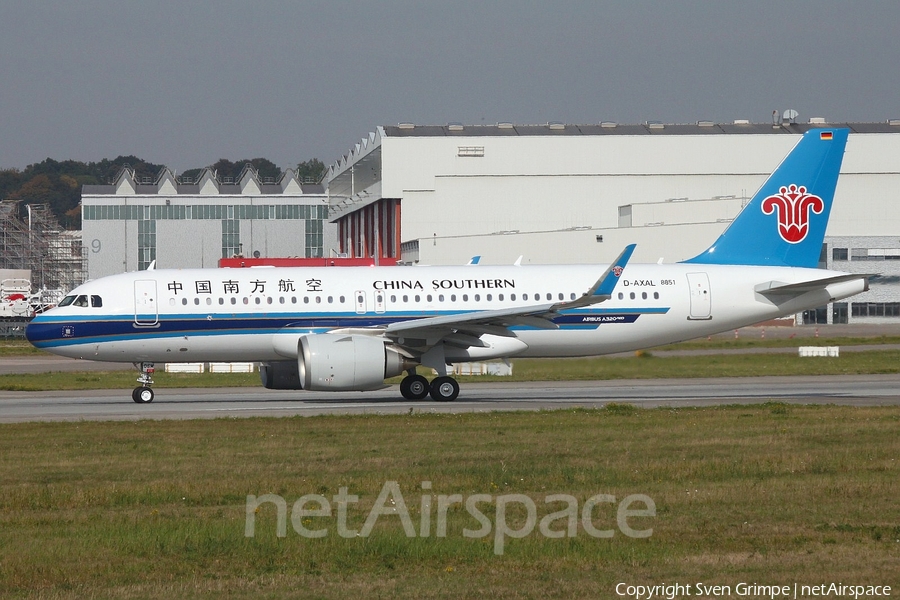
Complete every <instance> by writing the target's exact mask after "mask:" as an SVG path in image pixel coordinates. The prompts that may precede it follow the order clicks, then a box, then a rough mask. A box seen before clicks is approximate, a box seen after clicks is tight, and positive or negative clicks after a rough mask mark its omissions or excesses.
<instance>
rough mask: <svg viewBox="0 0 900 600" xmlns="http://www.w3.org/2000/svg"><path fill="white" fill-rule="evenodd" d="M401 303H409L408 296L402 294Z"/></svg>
mask: <svg viewBox="0 0 900 600" xmlns="http://www.w3.org/2000/svg"><path fill="white" fill-rule="evenodd" d="M403 301H404V302H409V296H407V295H406V294H404V295H403Z"/></svg>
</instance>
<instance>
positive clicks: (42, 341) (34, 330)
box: [25, 315, 60, 348]
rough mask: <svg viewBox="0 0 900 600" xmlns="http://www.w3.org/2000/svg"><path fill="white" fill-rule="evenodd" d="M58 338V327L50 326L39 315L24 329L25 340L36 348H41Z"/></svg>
mask: <svg viewBox="0 0 900 600" xmlns="http://www.w3.org/2000/svg"><path fill="white" fill-rule="evenodd" d="M58 337H60V336H59V326H58V325H56V326H54V325H51V324H50V323H48V322H47V320H46V319H45V318H43V317H42V316H41V315H38V316H36V317H35V318H34V319H32V320H31V321H30V322H29V323H28V325H27V326H26V327H25V339H26V340H28V341H29V342H30V343H31V345H32V346H35V347H36V348H43V347H44V346H45V345H46V343H47V342H49V341H50V340H52V339H54V338H58Z"/></svg>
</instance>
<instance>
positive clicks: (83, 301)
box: [72, 295, 88, 306]
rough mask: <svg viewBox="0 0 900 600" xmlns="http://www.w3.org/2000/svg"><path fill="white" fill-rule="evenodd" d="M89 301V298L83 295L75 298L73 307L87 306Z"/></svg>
mask: <svg viewBox="0 0 900 600" xmlns="http://www.w3.org/2000/svg"><path fill="white" fill-rule="evenodd" d="M87 305H88V299H87V296H85V295H81V296H78V297H77V298H75V301H74V302H73V303H72V306H87Z"/></svg>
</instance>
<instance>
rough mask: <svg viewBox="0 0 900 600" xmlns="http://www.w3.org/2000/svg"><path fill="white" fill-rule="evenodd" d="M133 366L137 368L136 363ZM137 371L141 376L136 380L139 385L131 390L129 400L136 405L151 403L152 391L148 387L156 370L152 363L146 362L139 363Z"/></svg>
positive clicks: (151, 383)
mask: <svg viewBox="0 0 900 600" xmlns="http://www.w3.org/2000/svg"><path fill="white" fill-rule="evenodd" d="M134 366H136V367H138V365H137V363H135V365H134ZM138 369H139V370H140V371H141V376H140V377H138V378H137V380H138V383H140V384H141V385H139V386H138V387H136V388H134V390H132V392H131V399H132V400H134V401H135V402H137V403H138V404H147V403H148V402H153V390H152V389H151V388H150V386H151V385H153V373H154V372H155V371H156V369H155V368H153V363H148V362H145V363H141V364H140V366H139V367H138Z"/></svg>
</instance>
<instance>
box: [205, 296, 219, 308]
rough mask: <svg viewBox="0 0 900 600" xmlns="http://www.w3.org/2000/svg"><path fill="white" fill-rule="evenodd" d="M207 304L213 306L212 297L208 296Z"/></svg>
mask: <svg viewBox="0 0 900 600" xmlns="http://www.w3.org/2000/svg"><path fill="white" fill-rule="evenodd" d="M220 299H221V298H220ZM206 304H207V306H212V298H210V297H209V296H207V297H206Z"/></svg>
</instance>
